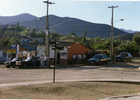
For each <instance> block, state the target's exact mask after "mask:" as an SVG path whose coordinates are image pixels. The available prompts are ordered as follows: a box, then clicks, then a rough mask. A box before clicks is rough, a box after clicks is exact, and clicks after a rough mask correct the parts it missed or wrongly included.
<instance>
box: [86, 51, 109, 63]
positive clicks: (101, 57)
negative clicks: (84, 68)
mask: <svg viewBox="0 0 140 100" xmlns="http://www.w3.org/2000/svg"><path fill="white" fill-rule="evenodd" d="M108 61H110V58H109V57H108V56H107V55H105V54H95V55H94V56H93V57H92V58H90V59H89V60H88V62H89V64H96V63H98V64H99V65H101V63H102V62H106V63H108Z"/></svg>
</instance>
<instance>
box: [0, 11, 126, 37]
mask: <svg viewBox="0 0 140 100" xmlns="http://www.w3.org/2000/svg"><path fill="white" fill-rule="evenodd" d="M40 19H41V20H38V19H37V17H36V16H33V15H30V14H27V13H25V14H20V15H17V16H11V17H2V16H0V22H1V24H10V23H11V24H16V23H17V22H18V21H19V23H20V25H22V26H25V27H31V28H38V29H42V28H46V23H45V22H46V16H44V17H41V18H40ZM49 30H50V31H52V30H55V31H56V32H58V33H59V34H70V33H71V32H74V33H76V35H77V36H83V35H84V33H85V30H87V37H91V38H95V37H97V36H100V38H103V37H105V38H110V33H111V32H110V31H111V26H110V25H107V24H98V23H91V22H87V21H84V20H81V19H76V18H70V17H58V16H55V15H49ZM123 34H128V33H127V32H125V31H123V30H121V29H117V28H114V33H113V36H118V35H123Z"/></svg>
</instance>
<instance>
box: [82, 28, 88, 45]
mask: <svg viewBox="0 0 140 100" xmlns="http://www.w3.org/2000/svg"><path fill="white" fill-rule="evenodd" d="M86 35H87V30H85V33H84V37H83V38H82V44H83V45H85V46H86V44H87V39H86Z"/></svg>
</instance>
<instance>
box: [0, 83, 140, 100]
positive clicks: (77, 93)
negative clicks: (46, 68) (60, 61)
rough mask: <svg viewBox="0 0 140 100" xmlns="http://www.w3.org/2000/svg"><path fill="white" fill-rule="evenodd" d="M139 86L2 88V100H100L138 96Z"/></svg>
mask: <svg viewBox="0 0 140 100" xmlns="http://www.w3.org/2000/svg"><path fill="white" fill-rule="evenodd" d="M139 88H140V85H139V84H128V83H111V82H63V83H62V82H60V83H47V84H38V85H29V86H17V87H4V88H0V98H1V99H51V100H54V99H55V100H98V99H103V98H107V97H111V96H118V95H137V94H138V93H139V92H140V91H139Z"/></svg>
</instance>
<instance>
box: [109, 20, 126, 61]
mask: <svg viewBox="0 0 140 100" xmlns="http://www.w3.org/2000/svg"><path fill="white" fill-rule="evenodd" d="M117 21H124V19H119V20H116V21H114V22H113V20H112V22H113V23H112V25H111V42H110V58H111V61H112V60H113V24H114V23H115V22H117Z"/></svg>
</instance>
